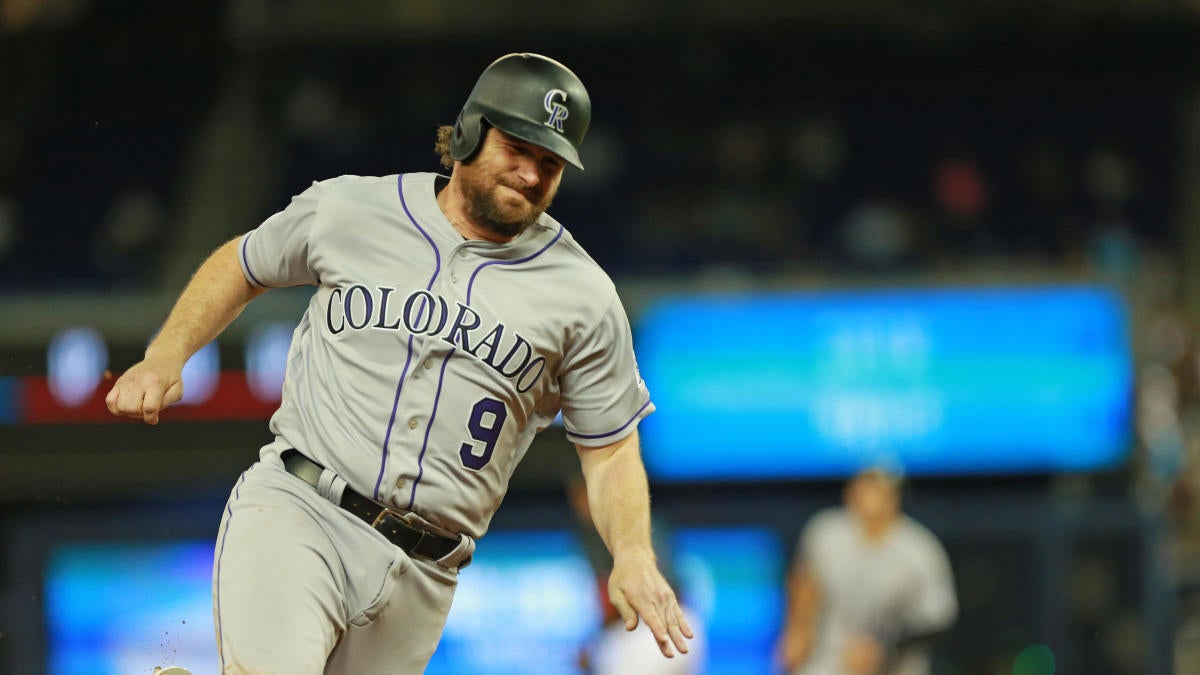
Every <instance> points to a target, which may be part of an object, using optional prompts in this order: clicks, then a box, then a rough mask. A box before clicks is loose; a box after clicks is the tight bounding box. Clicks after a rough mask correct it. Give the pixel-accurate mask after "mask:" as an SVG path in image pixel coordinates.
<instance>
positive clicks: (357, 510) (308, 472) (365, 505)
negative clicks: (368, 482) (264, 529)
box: [280, 449, 470, 568]
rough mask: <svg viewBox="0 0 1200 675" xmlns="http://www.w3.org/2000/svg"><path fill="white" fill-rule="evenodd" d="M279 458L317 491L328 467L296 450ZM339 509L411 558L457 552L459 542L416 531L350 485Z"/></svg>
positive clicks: (440, 556) (397, 514) (419, 530)
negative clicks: (374, 530)
mask: <svg viewBox="0 0 1200 675" xmlns="http://www.w3.org/2000/svg"><path fill="white" fill-rule="evenodd" d="M280 457H281V458H282V459H283V466H284V468H285V469H287V472H288V473H290V474H292V475H293V476H296V477H297V478H299V479H300V480H302V481H304V482H305V483H308V484H309V485H311V486H312V488H313V489H314V490H315V489H317V484H318V481H320V479H321V473H322V472H324V471H325V467H323V466H321V465H320V464H317V463H316V462H314V461H312V460H311V459H309V458H307V457H305V456H304V455H302V454H300V452H299V451H297V450H295V449H288V450H284V451H283V452H282V453H281V454H280ZM338 506H340V507H342V508H343V509H346V510H347V511H349V512H350V513H353V514H354V515H356V516H358V517H359V518H360V519H362V520H363V522H365V523H366V524H368V525H370V526H371V527H373V528H375V529H376V530H378V531H379V532H381V533H382V534H383V536H385V537H387V539H388V541H390V542H392V543H393V544H395V545H396V546H399V547H400V548H402V549H404V552H405V553H408V554H409V555H414V556H420V557H422V558H428V559H429V560H441V559H442V558H445V557H446V556H447V555H450V553H451V552H452V551H453V550H454V549H456V548H458V543H459V540H458V539H451V538H450V537H443V536H441V535H440V534H435V533H433V532H426V531H425V530H422V529H420V528H416V527H413V526H412V525H409V524H408V523H407V522H405V521H404V519H403V518H401V514H400V513H398V512H396V511H393V510H392V509H389V508H387V507H385V506H382V505H380V504H379V503H378V502H375V501H374V500H371V499H367V498H366V497H364V496H362V495H360V494H358V493H357V492H355V491H354V490H352V489H350V486H349V485H347V486H346V489H345V490H343V491H342V501H341V503H340V504H338ZM469 562H470V560H469V559H468V560H464V561H463V562H462V563H461V564H460V565H459V567H460V568H462V567H466V566H467V564H468V563H469Z"/></svg>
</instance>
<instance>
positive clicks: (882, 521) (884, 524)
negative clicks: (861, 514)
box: [862, 516, 899, 542]
mask: <svg viewBox="0 0 1200 675" xmlns="http://www.w3.org/2000/svg"><path fill="white" fill-rule="evenodd" d="M898 520H899V518H898V517H890V516H889V517H881V518H866V519H863V520H862V531H863V534H864V535H865V536H866V538H867V540H868V541H873V542H879V541H882V540H883V539H884V538H886V537H887V535H888V533H889V532H891V531H892V527H894V526H895V525H896V521H898Z"/></svg>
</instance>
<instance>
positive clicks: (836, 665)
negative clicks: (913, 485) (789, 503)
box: [796, 508, 958, 675]
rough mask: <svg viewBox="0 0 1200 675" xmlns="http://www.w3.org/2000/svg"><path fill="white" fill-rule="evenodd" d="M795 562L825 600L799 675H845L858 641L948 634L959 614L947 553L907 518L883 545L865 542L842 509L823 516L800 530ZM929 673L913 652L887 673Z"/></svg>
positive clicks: (926, 663) (855, 522)
mask: <svg viewBox="0 0 1200 675" xmlns="http://www.w3.org/2000/svg"><path fill="white" fill-rule="evenodd" d="M796 558H797V561H799V562H798V564H803V565H806V566H807V569H808V571H809V573H810V574H812V575H814V577H815V578H816V580H817V583H818V584H819V586H820V589H821V598H822V600H821V608H820V614H819V617H820V619H819V623H818V626H817V629H816V630H817V633H816V636H815V642H814V644H813V650H812V653H811V655H810V657H809V659H808V660H807V662H805V663H804V664H803V665H802V666H801V667H800V668H799V669H798V670H797V671H796V672H797V673H798V674H800V675H843V674H844V673H845V671H844V670H843V669H842V667H841V663H842V652H843V650H844V649H845V646H846V644H847V641H849V640H850V639H852V638H854V637H855V636H857V635H869V636H872V637H874V638H876V639H878V640H880V641H881V642H882V643H883V644H884V645H885V646H886V645H887V644H888V641H889V639H890V638H893V637H894V636H896V635H897V634H900V633H905V632H908V633H911V632H922V631H926V630H934V629H940V628H946V627H948V626H949V625H950V624H951V623H953V621H954V618H955V616H956V615H957V613H958V603H957V600H956V599H955V594H954V580H953V576H952V573H951V570H950V561H949V558H948V557H947V556H946V552H945V550H944V549H943V548H942V545H941V543H940V542H939V541H938V540H937V538H936V537H935V536H934V535H933V533H932V532H930V531H929V530H928V529H926V528H925V527H924V526H922V525H921V524H920V523H918V522H916V521H915V520H913V519H911V518H909V517H907V516H901V517H900V521H899V522H897V523H896V524H895V526H894V527H893V528H892V529H891V530H890V531H889V532H888V533H887V534H886V535H885V536H884V538H883V539H882V540H880V541H868V540H867V539H866V537H865V536H864V535H863V532H862V526H861V525H860V524H859V522H858V520H856V519H855V518H854V517H853V516H852V515H851V514H850V513H849V512H848V511H846V510H845V509H841V508H835V509H828V510H825V511H822V512H821V513H819V514H817V515H815V516H814V517H813V518H812V520H810V521H809V523H808V525H807V526H805V529H804V534H803V536H802V537H801V541H800V550H799V551H798V554H797V557H796ZM928 673H929V658H928V655H927V654H925V653H922V652H919V651H910V652H907V653H906V654H905V655H904V656H903V657H902V658H901V660H900V662H899V663H897V664H895V666H894V667H893V668H891V669H890V670H888V672H887V675H922V674H924V675H928Z"/></svg>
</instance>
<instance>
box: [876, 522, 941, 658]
mask: <svg viewBox="0 0 1200 675" xmlns="http://www.w3.org/2000/svg"><path fill="white" fill-rule="evenodd" d="M921 543H922V546H921V547H920V548H918V549H917V550H916V551H915V552H914V553H915V556H914V557H916V558H917V559H918V560H920V564H919V565H918V567H917V569H918V573H919V578H918V579H917V580H916V583H914V584H913V586H912V588H911V589H910V596H909V598H910V600H909V605H908V607H907V608H906V610H905V612H904V615H905V616H904V622H903V628H902V629H901V631H900V632H899V633H898V634H897V635H895V636H893V641H892V643H891V645H890V652H891V654H892V656H893V657H895V656H898V655H899V654H902V653H904V652H905V651H907V650H909V649H913V648H928V647H929V646H931V645H932V644H933V643H934V642H936V641H937V640H938V639H940V638H942V637H943V636H945V635H946V634H947V633H949V632H950V629H951V628H953V627H954V623H955V621H956V619H957V618H958V597H957V595H956V593H955V591H954V572H953V570H952V568H951V566H950V558H949V556H948V555H947V554H946V550H945V549H944V548H943V547H942V544H941V542H939V541H938V540H937V539H936V538H935V537H934V536H933V535H932V534H926V535H925V536H923V537H922V538H921Z"/></svg>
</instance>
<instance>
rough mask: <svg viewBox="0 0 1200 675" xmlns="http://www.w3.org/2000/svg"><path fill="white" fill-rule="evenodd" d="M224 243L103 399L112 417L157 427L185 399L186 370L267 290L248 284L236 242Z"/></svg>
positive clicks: (203, 265)
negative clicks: (163, 412) (161, 417)
mask: <svg viewBox="0 0 1200 675" xmlns="http://www.w3.org/2000/svg"><path fill="white" fill-rule="evenodd" d="M239 239H240V237H239V238H237V239H233V240H231V241H228V242H226V243H225V244H224V245H222V246H221V247H220V248H218V249H217V250H216V251H214V252H213V254H212V255H210V256H209V257H208V259H207V260H205V261H204V264H202V265H201V266H200V268H199V269H198V270H196V273H195V275H193V276H192V280H191V281H190V282H188V285H187V287H186V288H184V290H183V293H182V294H180V296H179V299H178V300H176V302H175V307H174V308H173V309H172V310H171V313H170V315H169V316H168V317H167V321H166V323H164V324H163V327H162V330H161V331H159V333H158V335H157V336H156V337H155V338H154V340H153V341H152V342H151V343H150V346H149V347H147V348H146V355H145V358H143V359H142V360H141V361H139V362H138V363H137V364H135V365H134V366H133V367H132V368H130V369H129V370H127V371H125V372H124V373H123V374H122V375H121V377H119V378H118V379H117V381H116V383H115V384H113V388H112V390H111V391H109V392H108V396H106V397H105V399H104V401H105V403H106V404H107V405H108V410H109V412H111V413H112V414H114V415H122V416H125V417H140V418H141V419H142V420H143V421H145V422H146V424H158V414H159V412H160V411H161V410H162V409H163V408H165V407H167V406H169V405H171V404H173V403H176V402H178V401H179V399H181V398H182V397H183V380H182V372H183V366H184V364H185V363H187V360H188V359H189V358H191V356H192V354H195V353H196V352H197V351H199V349H200V348H201V347H203V346H204V345H206V344H208V343H209V342H211V341H212V340H213V339H214V338H216V337H217V336H218V335H220V333H221V331H223V330H225V328H226V326H228V325H229V324H230V323H231V322H232V321H233V320H234V319H235V318H237V316H238V314H241V312H242V310H243V309H245V307H246V305H247V304H249V302H250V301H251V300H253V299H254V298H255V297H257V296H258V295H260V294H262V293H263V292H264V291H266V289H265V288H261V287H258V286H254V285H253V284H251V283H250V282H249V281H247V280H246V276H245V275H244V274H243V273H242V269H241V266H240V264H239V263H238V241H239Z"/></svg>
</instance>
